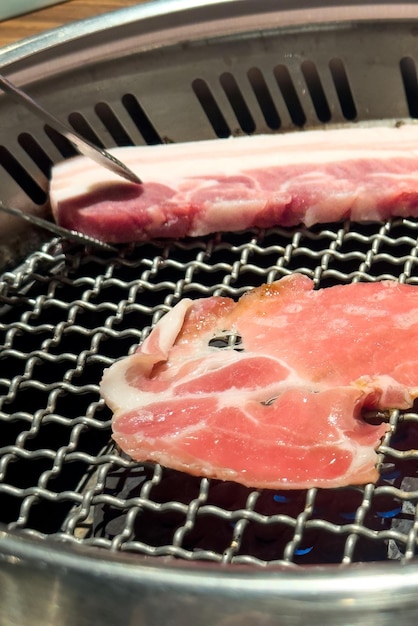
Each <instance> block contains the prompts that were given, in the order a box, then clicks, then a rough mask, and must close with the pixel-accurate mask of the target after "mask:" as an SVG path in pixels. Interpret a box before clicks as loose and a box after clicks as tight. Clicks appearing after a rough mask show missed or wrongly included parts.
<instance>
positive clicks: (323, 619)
mask: <svg viewBox="0 0 418 626" xmlns="http://www.w3.org/2000/svg"><path fill="white" fill-rule="evenodd" d="M325 5H326V6H325ZM417 33H418V3H417V2H404V3H402V4H398V3H391V2H383V1H382V2H376V3H374V4H373V5H372V4H370V5H363V3H361V2H350V3H347V4H344V3H343V2H342V3H339V2H338V1H337V0H335V1H331V2H326V3H320V2H312V1H309V0H297V1H296V0H292V1H290V0H289V1H287V0H282V1H281V2H277V1H273V0H259V1H258V2H254V1H251V0H235V1H234V0H224V1H222V0H218V1H212V2H206V3H205V4H204V5H201V3H199V2H196V3H195V4H194V5H190V3H188V2H182V1H180V0H179V1H172V2H164V1H163V2H155V3H150V4H146V5H141V6H137V7H132V8H129V9H124V10H121V11H117V12H115V13H112V14H108V15H105V16H101V17H99V18H95V19H91V20H87V21H83V22H81V23H78V24H75V25H71V26H68V27H64V28H62V29H60V30H56V31H52V32H50V33H45V34H43V35H41V36H39V37H36V38H33V39H32V40H28V41H26V42H23V43H21V44H18V45H15V46H10V47H9V48H7V49H4V50H3V51H2V52H1V54H0V60H1V66H2V72H3V73H4V74H6V75H7V76H8V77H9V78H11V79H12V80H13V81H14V82H15V83H17V84H18V85H20V86H22V87H24V88H25V89H26V90H27V91H28V92H30V94H31V95H33V96H35V97H36V98H37V99H38V100H40V101H41V102H42V104H44V105H45V107H46V108H48V109H49V110H50V111H51V112H53V113H54V114H55V115H56V116H57V117H59V118H61V119H62V120H64V121H66V122H67V123H69V124H70V125H71V126H72V127H73V128H74V129H75V130H76V131H77V132H79V133H80V134H81V135H83V136H85V137H86V138H87V139H89V140H91V141H93V142H95V143H96V144H97V145H99V146H103V147H106V148H108V147H111V146H114V145H131V144H154V143H160V142H179V141H191V140H197V139H209V138H212V139H214V140H216V138H218V137H227V136H230V135H241V134H253V133H272V132H303V129H305V128H314V127H327V126H331V125H333V126H335V125H359V124H397V123H402V122H403V121H404V120H408V121H411V118H412V119H415V118H417V117H418V80H417V73H416V62H417V59H418V39H417ZM0 124H1V128H2V133H1V140H0V142H1V145H0V176H1V181H2V185H1V195H0V199H1V200H2V201H3V203H4V204H6V205H11V206H17V207H20V208H22V209H24V210H25V211H27V212H28V213H35V214H40V215H48V211H49V209H48V202H47V185H48V175H49V171H50V167H51V164H52V163H54V162H57V161H59V160H62V159H63V158H67V157H69V156H71V155H72V154H73V153H74V150H73V148H72V146H71V145H70V144H69V143H68V142H67V141H66V140H64V139H63V138H62V137H61V136H59V135H58V134H57V133H56V132H54V131H53V129H51V128H49V127H48V126H45V125H44V124H43V123H42V122H40V121H39V120H37V119H36V118H34V116H33V115H32V114H31V113H29V112H27V111H26V110H24V109H23V108H21V107H19V106H16V105H15V104H14V102H12V101H11V100H10V98H9V97H8V96H6V95H3V94H2V95H1V97H0ZM0 220H1V221H0V251H1V252H0V254H1V257H0V258H1V266H2V275H1V277H0V336H1V339H0V342H1V344H0V345H1V351H0V623H1V624H2V625H3V624H4V625H9V624H42V625H47V624H58V623H59V624H78V625H81V626H83V625H84V624H86V625H87V624H92V623H97V624H103V625H104V626H105V625H107V624H115V623H123V624H144V625H146V624H170V625H171V624H172V625H179V624H184V623H196V624H200V625H202V626H205V625H208V624H211V625H212V624H216V625H219V626H221V625H223V626H227V625H228V626H232V625H234V624H240V625H244V626H245V625H246V624H260V625H261V626H265V625H270V624H271V625H272V624H275V625H277V624H283V625H292V626H295V625H304V624H307V623H311V624H314V623H321V624H361V625H368V624H373V625H374V624H376V623H379V624H392V623H393V620H394V619H396V620H397V623H400V624H410V623H413V622H414V621H416V620H417V618H418V565H417V563H416V553H417V532H418V519H417V506H416V504H417V500H418V472H417V469H418V464H417V461H418V452H417V448H418V413H416V412H415V411H408V412H406V413H401V412H399V411H392V413H391V414H390V416H389V421H390V424H391V427H392V428H391V431H390V432H389V433H388V434H387V435H386V437H385V439H384V440H383V442H382V445H381V446H380V450H379V455H380V467H381V472H380V479H379V481H378V482H377V483H376V484H375V485H374V484H369V485H366V486H364V487H347V488H344V489H336V490H319V489H310V490H308V491H277V492H276V491H271V490H251V489H247V488H244V487H242V486H239V485H237V484H234V483H228V482H221V481H216V480H208V479H198V478H196V477H191V476H188V475H185V474H182V473H180V472H175V471H171V470H167V469H166V468H163V467H160V466H159V465H156V466H151V465H147V464H145V465H140V464H138V463H134V462H132V461H131V460H130V459H129V458H127V457H125V456H124V455H123V454H121V453H120V452H119V451H118V450H117V449H116V448H115V447H114V445H113V444H112V443H111V439H110V417H111V415H110V412H109V411H108V409H107V408H106V407H105V405H104V403H103V402H102V400H101V399H100V395H99V391H98V383H99V380H100V378H101V374H102V371H103V369H104V368H105V367H108V366H109V365H110V364H111V363H112V362H113V361H114V360H115V359H117V358H119V357H121V356H123V355H125V354H127V353H128V352H132V351H133V350H134V349H135V348H136V346H137V345H138V343H139V342H141V341H142V340H143V339H144V338H145V337H146V336H147V334H148V333H149V332H150V329H151V328H152V326H153V325H154V324H155V323H156V322H157V321H158V319H159V318H160V317H161V316H162V315H164V313H165V312H167V311H168V310H169V309H170V308H171V307H172V306H173V305H174V304H175V303H176V302H178V301H179V299H181V298H182V297H192V298H193V297H201V296H206V295H214V294H222V295H228V296H232V297H234V298H236V297H238V296H239V295H241V294H242V293H243V292H244V291H246V290H247V289H248V288H251V287H254V286H257V285H260V284H261V283H263V282H265V281H272V280H275V279H278V278H280V277H281V276H284V275H287V274H290V273H292V272H302V273H304V274H306V275H308V276H310V277H311V278H313V280H314V281H315V284H316V286H318V287H323V286H329V285H333V284H344V283H349V282H353V281H377V280H381V279H384V278H392V279H397V280H399V281H402V282H409V283H412V284H417V283H418V256H417V251H418V224H417V222H416V221H415V220H408V219H396V220H393V221H390V222H387V223H370V224H363V225H359V224H352V223H340V224H329V225H321V226H320V227H314V228H311V229H306V228H295V229H281V228H275V229H270V230H264V231H263V230H254V231H251V232H245V233H236V234H216V235H213V236H207V237H204V238H200V239H187V240H182V241H174V242H163V241H161V242H155V243H152V244H141V245H135V246H133V245H128V246H121V247H120V249H119V252H118V254H115V253H114V252H107V251H104V252H102V251H98V250H97V249H95V248H93V247H92V248H89V247H83V246H80V245H77V244H74V243H70V242H68V241H63V240H60V239H57V238H54V239H50V238H48V236H46V235H45V234H43V233H42V232H41V231H38V230H36V229H34V228H33V229H30V228H29V227H28V226H27V225H25V226H23V225H21V224H20V223H19V222H17V221H16V218H11V217H8V216H7V217H6V216H3V215H1V216H0ZM413 349H414V348H413V346H411V350H413Z"/></svg>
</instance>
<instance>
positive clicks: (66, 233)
mask: <svg viewBox="0 0 418 626" xmlns="http://www.w3.org/2000/svg"><path fill="white" fill-rule="evenodd" d="M1 211H3V213H7V214H8V215H13V216H14V217H17V218H19V219H21V220H25V221H26V222H29V224H31V225H33V226H38V227H39V228H42V229H44V230H47V231H48V232H49V233H53V234H54V235H58V237H62V238H63V239H68V240H69V241H76V242H77V243H82V244H84V245H86V246H92V247H94V248H101V249H102V250H108V251H111V252H117V248H115V247H114V246H111V245H110V244H108V243H105V242H104V241H99V239H95V238H94V237H90V236H89V235H84V234H83V233H79V232H77V231H75V230H69V229H68V228H63V227H62V226H58V224H55V223H54V222H52V221H50V220H46V219H44V218H42V217H38V216H37V215H33V214H32V213H28V212H26V211H23V210H22V209H16V208H15V207H11V206H4V204H3V203H2V202H0V212H1Z"/></svg>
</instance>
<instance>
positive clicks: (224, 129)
mask: <svg viewBox="0 0 418 626" xmlns="http://www.w3.org/2000/svg"><path fill="white" fill-rule="evenodd" d="M192 89H193V91H194V92H195V94H196V97H197V99H198V100H199V102H200V105H201V107H202V109H203V110H204V112H205V113H206V116H207V118H208V120H209V122H210V124H211V126H212V128H213V130H214V131H215V133H216V135H217V136H218V137H229V136H230V134H231V131H230V129H229V126H228V124H227V123H226V120H225V118H224V116H223V114H222V112H221V109H220V108H219V106H218V103H217V102H216V100H215V98H214V97H213V95H212V92H211V90H210V89H209V87H208V85H207V84H206V83H205V81H204V80H202V79H201V78H197V79H196V80H194V81H193V83H192Z"/></svg>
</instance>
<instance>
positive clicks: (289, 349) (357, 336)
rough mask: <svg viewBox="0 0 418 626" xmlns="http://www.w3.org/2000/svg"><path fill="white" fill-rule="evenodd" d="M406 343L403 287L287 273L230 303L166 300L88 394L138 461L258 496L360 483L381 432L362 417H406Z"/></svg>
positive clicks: (407, 290)
mask: <svg viewBox="0 0 418 626" xmlns="http://www.w3.org/2000/svg"><path fill="white" fill-rule="evenodd" d="M417 345H418V288H417V287H414V286H410V285H405V284H399V283H397V282H395V281H383V282H376V283H356V284H351V285H342V286H335V287H330V288H326V289H320V290H314V289H313V283H312V281H311V280H310V279H309V278H307V277H306V276H303V275H301V274H294V275H291V276H288V277H285V278H282V279H281V280H279V281H277V282H275V283H272V284H271V285H263V286H261V287H258V288H255V289H253V290H251V291H249V292H248V293H247V294H245V295H244V296H242V297H241V298H240V300H239V301H238V302H237V303H236V302H234V301H233V300H232V299H230V298H224V297H216V296H213V297H209V298H202V299H198V300H195V301H192V300H188V299H184V300H182V301H180V302H179V303H178V304H177V305H176V306H175V307H174V308H173V309H172V310H171V311H170V312H169V313H167V314H166V315H165V316H164V317H163V318H162V319H161V320H160V321H159V322H158V324H157V325H156V326H155V328H154V329H153V331H152V332H151V334H150V335H149V336H148V338H147V339H146V340H145V341H144V342H143V344H142V345H141V346H140V347H139V348H138V350H137V351H136V353H134V354H133V355H131V356H128V357H126V358H123V359H121V360H119V361H117V362H116V363H115V364H113V365H112V366H111V367H110V368H109V369H107V370H105V372H104V375H103V380H102V383H101V392H102V395H103V397H104V399H105V401H106V402H107V404H108V405H109V407H110V408H111V409H112V411H113V412H114V415H113V420H112V427H113V437H114V439H115V441H116V442H117V444H118V445H119V446H120V448H121V449H122V450H124V451H125V452H126V453H127V454H129V455H130V456H131V457H132V458H133V459H136V460H138V461H141V462H146V461H153V462H159V463H161V464H163V465H165V466H167V467H170V468H173V469H177V470H181V471H185V472H189V473H190V474H193V475H198V476H207V477H213V478H217V479H222V480H231V481H236V482H238V483H242V484H244V485H247V486H250V487H258V488H271V489H298V488H300V489H302V488H303V489H305V488H309V487H322V488H325V487H341V486H345V485H349V484H364V483H367V482H374V481H376V480H377V478H378V470H377V468H376V463H377V458H378V457H377V454H376V449H377V447H378V445H379V443H380V441H381V438H382V437H383V435H384V433H385V432H386V431H387V429H388V428H389V427H388V425H387V423H381V424H377V425H372V424H370V423H367V422H366V421H364V420H363V418H362V415H363V413H364V412H368V411H374V410H381V411H385V410H388V409H391V408H399V409H407V408H409V407H411V406H412V404H413V401H414V398H415V397H417V395H418V357H417V356H416V352H417V351H416V346H417Z"/></svg>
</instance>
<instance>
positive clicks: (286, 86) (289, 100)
mask: <svg viewBox="0 0 418 626" xmlns="http://www.w3.org/2000/svg"><path fill="white" fill-rule="evenodd" d="M274 76H275V78H276V81H277V84H278V85H279V88H280V91H281V92H282V95H283V98H284V101H285V103H286V106H287V109H288V111H289V115H290V117H291V120H292V122H293V123H294V124H295V126H303V125H304V124H305V122H306V116H305V113H304V112H303V108H302V105H301V103H300V100H299V97H298V94H297V93H296V89H295V86H294V84H293V81H292V78H291V76H290V74H289V70H288V69H287V67H286V66H285V65H277V66H276V67H275V68H274Z"/></svg>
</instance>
